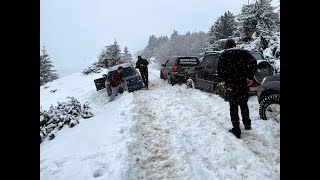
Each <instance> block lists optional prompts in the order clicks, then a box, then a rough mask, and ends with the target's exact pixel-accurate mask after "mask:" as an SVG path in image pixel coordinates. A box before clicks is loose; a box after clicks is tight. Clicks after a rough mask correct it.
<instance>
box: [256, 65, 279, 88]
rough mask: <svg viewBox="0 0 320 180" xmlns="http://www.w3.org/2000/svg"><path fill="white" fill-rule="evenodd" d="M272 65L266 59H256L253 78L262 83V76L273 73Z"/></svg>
mask: <svg viewBox="0 0 320 180" xmlns="http://www.w3.org/2000/svg"><path fill="white" fill-rule="evenodd" d="M273 70H274V69H273V67H272V65H271V64H270V63H269V62H268V61H266V60H258V61H257V71H256V73H255V75H254V80H255V81H256V82H258V83H260V84H261V83H262V80H263V78H265V77H267V76H271V75H273Z"/></svg>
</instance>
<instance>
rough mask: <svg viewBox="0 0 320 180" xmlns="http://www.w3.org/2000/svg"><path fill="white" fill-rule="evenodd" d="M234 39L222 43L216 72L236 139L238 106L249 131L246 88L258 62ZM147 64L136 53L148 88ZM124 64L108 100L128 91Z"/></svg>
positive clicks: (113, 82)
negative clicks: (224, 91) (124, 75)
mask: <svg viewBox="0 0 320 180" xmlns="http://www.w3.org/2000/svg"><path fill="white" fill-rule="evenodd" d="M235 47H236V43H235V41H234V40H233V39H228V40H227V41H226V43H225V51H224V52H223V53H222V54H221V55H220V57H219V63H218V69H217V71H218V75H219V76H220V77H221V78H222V79H223V80H224V82H225V87H226V93H227V94H228V96H229V107H230V109H229V110H230V117H231V123H232V126H233V128H232V129H230V130H229V132H231V133H232V134H234V135H235V136H236V137H237V138H240V137H241V129H240V122H239V114H238V106H240V109H241V116H242V122H243V125H244V129H245V130H251V129H252V128H251V119H250V117H249V108H248V98H249V87H248V86H250V85H251V84H252V82H253V78H254V74H255V72H256V70H257V62H256V60H255V59H254V57H253V56H251V54H250V53H249V52H248V51H246V50H242V49H237V48H235ZM148 64H149V62H148V61H147V60H146V59H142V58H141V56H138V61H137V62H136V66H135V68H138V69H139V71H140V73H141V76H142V80H143V83H144V87H145V88H147V89H148V67H147V66H148ZM122 72H123V67H121V66H119V67H118V70H117V71H115V72H114V73H113V74H112V77H111V89H112V95H111V97H110V100H109V101H113V100H114V97H115V95H116V94H117V92H118V89H119V88H120V87H122V88H123V89H124V90H125V91H128V87H127V82H126V81H125V80H124V79H123V78H122Z"/></svg>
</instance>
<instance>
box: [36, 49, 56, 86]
mask: <svg viewBox="0 0 320 180" xmlns="http://www.w3.org/2000/svg"><path fill="white" fill-rule="evenodd" d="M41 52H42V54H40V86H42V85H44V84H45V83H47V82H50V81H53V80H55V79H58V78H59V76H58V74H57V73H56V70H53V69H52V68H53V67H54V66H53V64H52V61H51V57H50V56H49V54H48V53H47V50H46V48H45V47H43V48H42V50H41Z"/></svg>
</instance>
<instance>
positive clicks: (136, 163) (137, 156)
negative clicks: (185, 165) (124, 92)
mask: <svg viewBox="0 0 320 180" xmlns="http://www.w3.org/2000/svg"><path fill="white" fill-rule="evenodd" d="M136 95H137V96H136V102H135V103H136V104H137V107H138V113H139V114H138V117H137V118H138V120H137V127H136V133H137V134H136V135H137V141H136V143H135V144H134V145H133V149H132V150H131V155H132V163H131V167H130V169H131V170H130V172H129V179H152V180H155V179H177V175H176V169H175V162H174V160H173V159H172V157H171V153H170V142H169V138H168V134H169V133H170V131H169V129H163V128H162V127H161V126H160V125H159V123H158V119H157V117H156V114H155V113H154V112H152V110H151V109H150V108H149V106H148V104H147V100H146V99H144V98H143V94H140V93H139V94H138V93H137V94H136Z"/></svg>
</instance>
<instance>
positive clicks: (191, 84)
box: [186, 78, 194, 89]
mask: <svg viewBox="0 0 320 180" xmlns="http://www.w3.org/2000/svg"><path fill="white" fill-rule="evenodd" d="M186 85H187V88H188V89H189V88H194V81H193V80H192V79H191V78H189V79H187V82H186Z"/></svg>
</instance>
